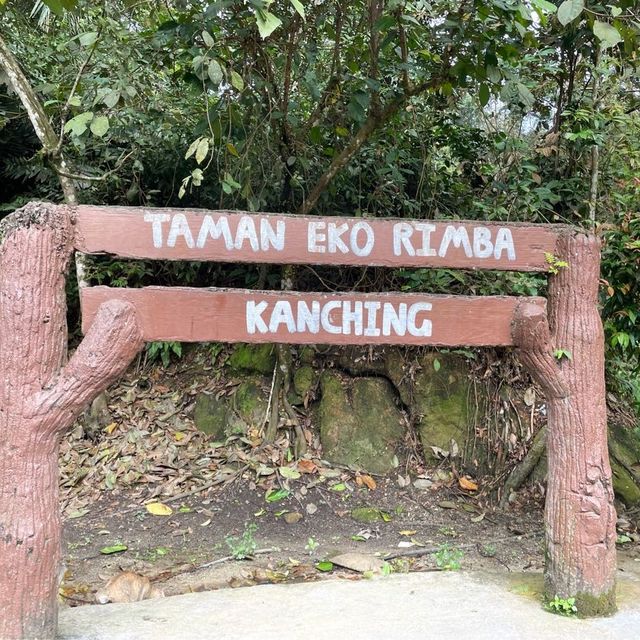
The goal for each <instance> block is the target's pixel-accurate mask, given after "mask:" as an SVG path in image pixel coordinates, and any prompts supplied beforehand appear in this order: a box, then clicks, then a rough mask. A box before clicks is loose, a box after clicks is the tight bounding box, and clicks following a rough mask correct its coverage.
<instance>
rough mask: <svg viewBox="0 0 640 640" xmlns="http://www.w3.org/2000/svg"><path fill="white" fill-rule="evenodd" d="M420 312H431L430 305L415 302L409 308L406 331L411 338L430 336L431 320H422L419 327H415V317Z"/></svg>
mask: <svg viewBox="0 0 640 640" xmlns="http://www.w3.org/2000/svg"><path fill="white" fill-rule="evenodd" d="M421 311H431V303H430V302H416V303H414V304H412V305H411V306H410V307H409V313H408V315H407V331H408V332H409V333H410V334H411V335H412V336H426V337H428V336H430V335H431V320H423V322H422V324H421V325H420V326H419V327H418V326H417V325H416V317H417V315H418V313H420V312H421Z"/></svg>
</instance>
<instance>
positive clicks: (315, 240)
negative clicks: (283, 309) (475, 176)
mask: <svg viewBox="0 0 640 640" xmlns="http://www.w3.org/2000/svg"><path fill="white" fill-rule="evenodd" d="M77 213H78V219H77V225H76V229H77V232H76V234H77V235H76V242H75V246H76V249H77V250H79V251H83V252H85V253H110V254H115V255H118V256H123V257H128V258H151V259H158V260H194V261H218V262H251V263H258V262H271V263H276V264H286V263H289V264H327V265H329V264H333V265H372V266H373V265H379V266H385V267H434V268H435V267H443V268H460V269H502V270H511V271H547V270H548V266H549V265H548V264H547V263H546V261H545V253H550V254H555V247H556V240H557V237H558V235H559V234H560V233H561V232H562V230H563V229H565V230H566V229H567V228H568V227H565V226H562V225H535V224H514V223H508V224H507V223H493V222H477V221H476V222H470V221H453V220H452V221H431V220H394V219H388V218H387V219H385V218H379V219H375V218H339V217H303V216H285V215H277V214H264V213H255V214H249V213H244V212H241V211H203V210H193V209H190V210H187V209H150V208H134V207H97V206H93V205H82V206H79V207H78V209H77Z"/></svg>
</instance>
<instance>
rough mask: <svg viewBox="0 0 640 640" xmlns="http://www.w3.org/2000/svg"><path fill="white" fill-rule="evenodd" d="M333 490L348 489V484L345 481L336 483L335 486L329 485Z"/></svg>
mask: <svg viewBox="0 0 640 640" xmlns="http://www.w3.org/2000/svg"><path fill="white" fill-rule="evenodd" d="M329 489H331V491H346V490H347V485H346V484H345V483H344V482H339V483H338V484H334V485H333V487H329Z"/></svg>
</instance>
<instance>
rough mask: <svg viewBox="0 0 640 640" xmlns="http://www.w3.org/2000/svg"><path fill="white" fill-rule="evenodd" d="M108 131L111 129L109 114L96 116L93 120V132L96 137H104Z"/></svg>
mask: <svg viewBox="0 0 640 640" xmlns="http://www.w3.org/2000/svg"><path fill="white" fill-rule="evenodd" d="M107 131H109V118H107V116H95V117H94V119H93V120H92V121H91V133H93V135H94V136H96V138H102V136H103V135H104V134H105V133H107Z"/></svg>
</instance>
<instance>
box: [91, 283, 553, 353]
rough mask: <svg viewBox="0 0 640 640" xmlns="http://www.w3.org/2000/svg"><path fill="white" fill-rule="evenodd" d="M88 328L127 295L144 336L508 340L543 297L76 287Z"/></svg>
mask: <svg viewBox="0 0 640 640" xmlns="http://www.w3.org/2000/svg"><path fill="white" fill-rule="evenodd" d="M80 293H81V303H82V325H83V331H85V332H86V331H87V329H88V328H89V326H90V325H91V323H92V322H93V318H94V317H95V315H96V312H97V310H98V307H99V306H100V304H101V303H103V302H106V301H107V300H112V299H121V300H127V301H129V302H132V303H133V304H134V306H135V308H136V312H137V315H138V321H139V322H140V325H141V327H142V333H143V337H144V339H145V340H146V341H148V342H152V341H159V340H166V341H172V340H176V341H180V342H254V343H255V342H282V343H290V344H309V343H311V344H314V343H315V344H407V345H409V344H411V345H438V346H459V345H466V346H498V345H512V344H513V341H512V337H511V324H512V321H513V317H514V312H515V309H516V307H517V305H518V304H519V303H520V302H521V301H525V302H532V303H534V304H537V305H540V306H541V307H542V308H544V307H545V304H546V300H545V299H544V298H517V297H507V296H483V297H472V296H438V295H420V294H400V293H378V294H373V293H371V294H355V293H344V294H323V293H282V292H276V291H243V290H227V289H194V288H187V287H145V288H142V289H119V288H110V287H88V288H85V289H82V290H81V292H80Z"/></svg>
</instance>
